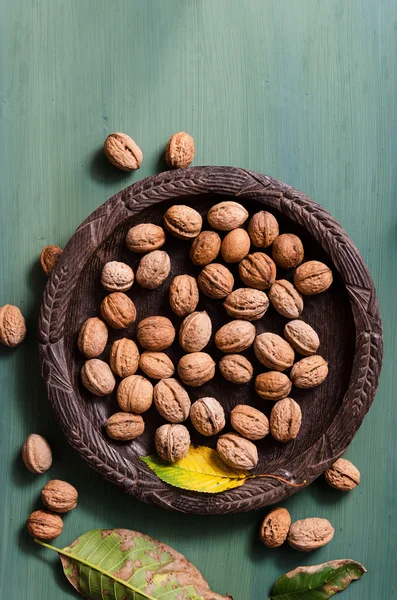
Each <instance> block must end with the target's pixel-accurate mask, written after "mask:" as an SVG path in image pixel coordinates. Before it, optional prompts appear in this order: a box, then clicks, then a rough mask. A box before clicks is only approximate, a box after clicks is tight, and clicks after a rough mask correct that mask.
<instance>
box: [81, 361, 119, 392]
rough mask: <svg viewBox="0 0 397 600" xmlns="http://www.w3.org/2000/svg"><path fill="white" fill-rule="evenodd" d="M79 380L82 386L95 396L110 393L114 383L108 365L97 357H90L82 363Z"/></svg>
mask: <svg viewBox="0 0 397 600" xmlns="http://www.w3.org/2000/svg"><path fill="white" fill-rule="evenodd" d="M81 381H82V383H83V385H84V387H85V388H86V389H87V390H88V391H89V392H91V394H94V395H95V396H107V395H108V394H111V393H112V392H113V390H114V388H115V385H116V380H115V378H114V375H113V373H112V371H111V370H110V367H109V365H108V364H107V363H105V362H104V361H103V360H99V359H98V358H91V359H90V360H87V362H85V363H84V365H83V368H82V369H81Z"/></svg>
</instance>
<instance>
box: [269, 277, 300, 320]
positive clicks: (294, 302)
mask: <svg viewBox="0 0 397 600" xmlns="http://www.w3.org/2000/svg"><path fill="white" fill-rule="evenodd" d="M268 294H269V300H270V302H271V303H272V306H273V307H274V308H275V309H276V311H277V312H278V313H279V314H280V315H282V316H283V317H286V318H287V319H297V318H298V317H300V315H301V314H302V311H303V298H302V296H301V294H300V293H299V292H298V290H296V289H295V288H294V286H293V285H292V283H290V282H289V281H287V280H286V279H279V280H278V281H275V282H274V283H273V285H272V286H271V288H270V290H269V291H268Z"/></svg>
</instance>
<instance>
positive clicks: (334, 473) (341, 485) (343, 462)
mask: <svg viewBox="0 0 397 600" xmlns="http://www.w3.org/2000/svg"><path fill="white" fill-rule="evenodd" d="M324 476H325V481H326V482H327V483H328V484H329V485H330V486H331V487H333V488H335V489H336V490H341V491H342V492H349V491H350V490H354V488H355V487H357V486H358V485H360V471H359V470H358V469H357V467H355V466H354V465H353V463H351V462H350V460H347V459H346V458H338V460H337V461H336V462H334V464H333V465H332V467H330V468H329V469H327V470H326V471H325V473H324Z"/></svg>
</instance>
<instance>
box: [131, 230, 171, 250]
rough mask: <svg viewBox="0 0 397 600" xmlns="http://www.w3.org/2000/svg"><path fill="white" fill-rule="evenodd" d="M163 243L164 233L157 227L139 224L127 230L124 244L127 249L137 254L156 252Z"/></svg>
mask: <svg viewBox="0 0 397 600" xmlns="http://www.w3.org/2000/svg"><path fill="white" fill-rule="evenodd" d="M164 242H165V232H164V229H163V228H162V227H160V226H159V225H154V224H153V223H139V224H138V225H135V226H134V227H131V229H129V230H128V233H127V237H126V239H125V243H126V244H127V248H129V250H132V251H133V252H137V253H138V254H144V253H145V252H152V251H153V250H158V249H159V248H161V246H163V245H164Z"/></svg>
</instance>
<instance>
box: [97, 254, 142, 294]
mask: <svg viewBox="0 0 397 600" xmlns="http://www.w3.org/2000/svg"><path fill="white" fill-rule="evenodd" d="M101 283H102V285H103V287H104V288H105V290H108V292H126V291H127V290H129V289H130V287H131V286H132V284H133V283H134V271H133V270H132V269H131V267H129V266H128V265H126V264H125V263H123V262H118V261H117V260H112V261H110V262H108V263H106V265H105V266H104V267H103V269H102V275H101Z"/></svg>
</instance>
